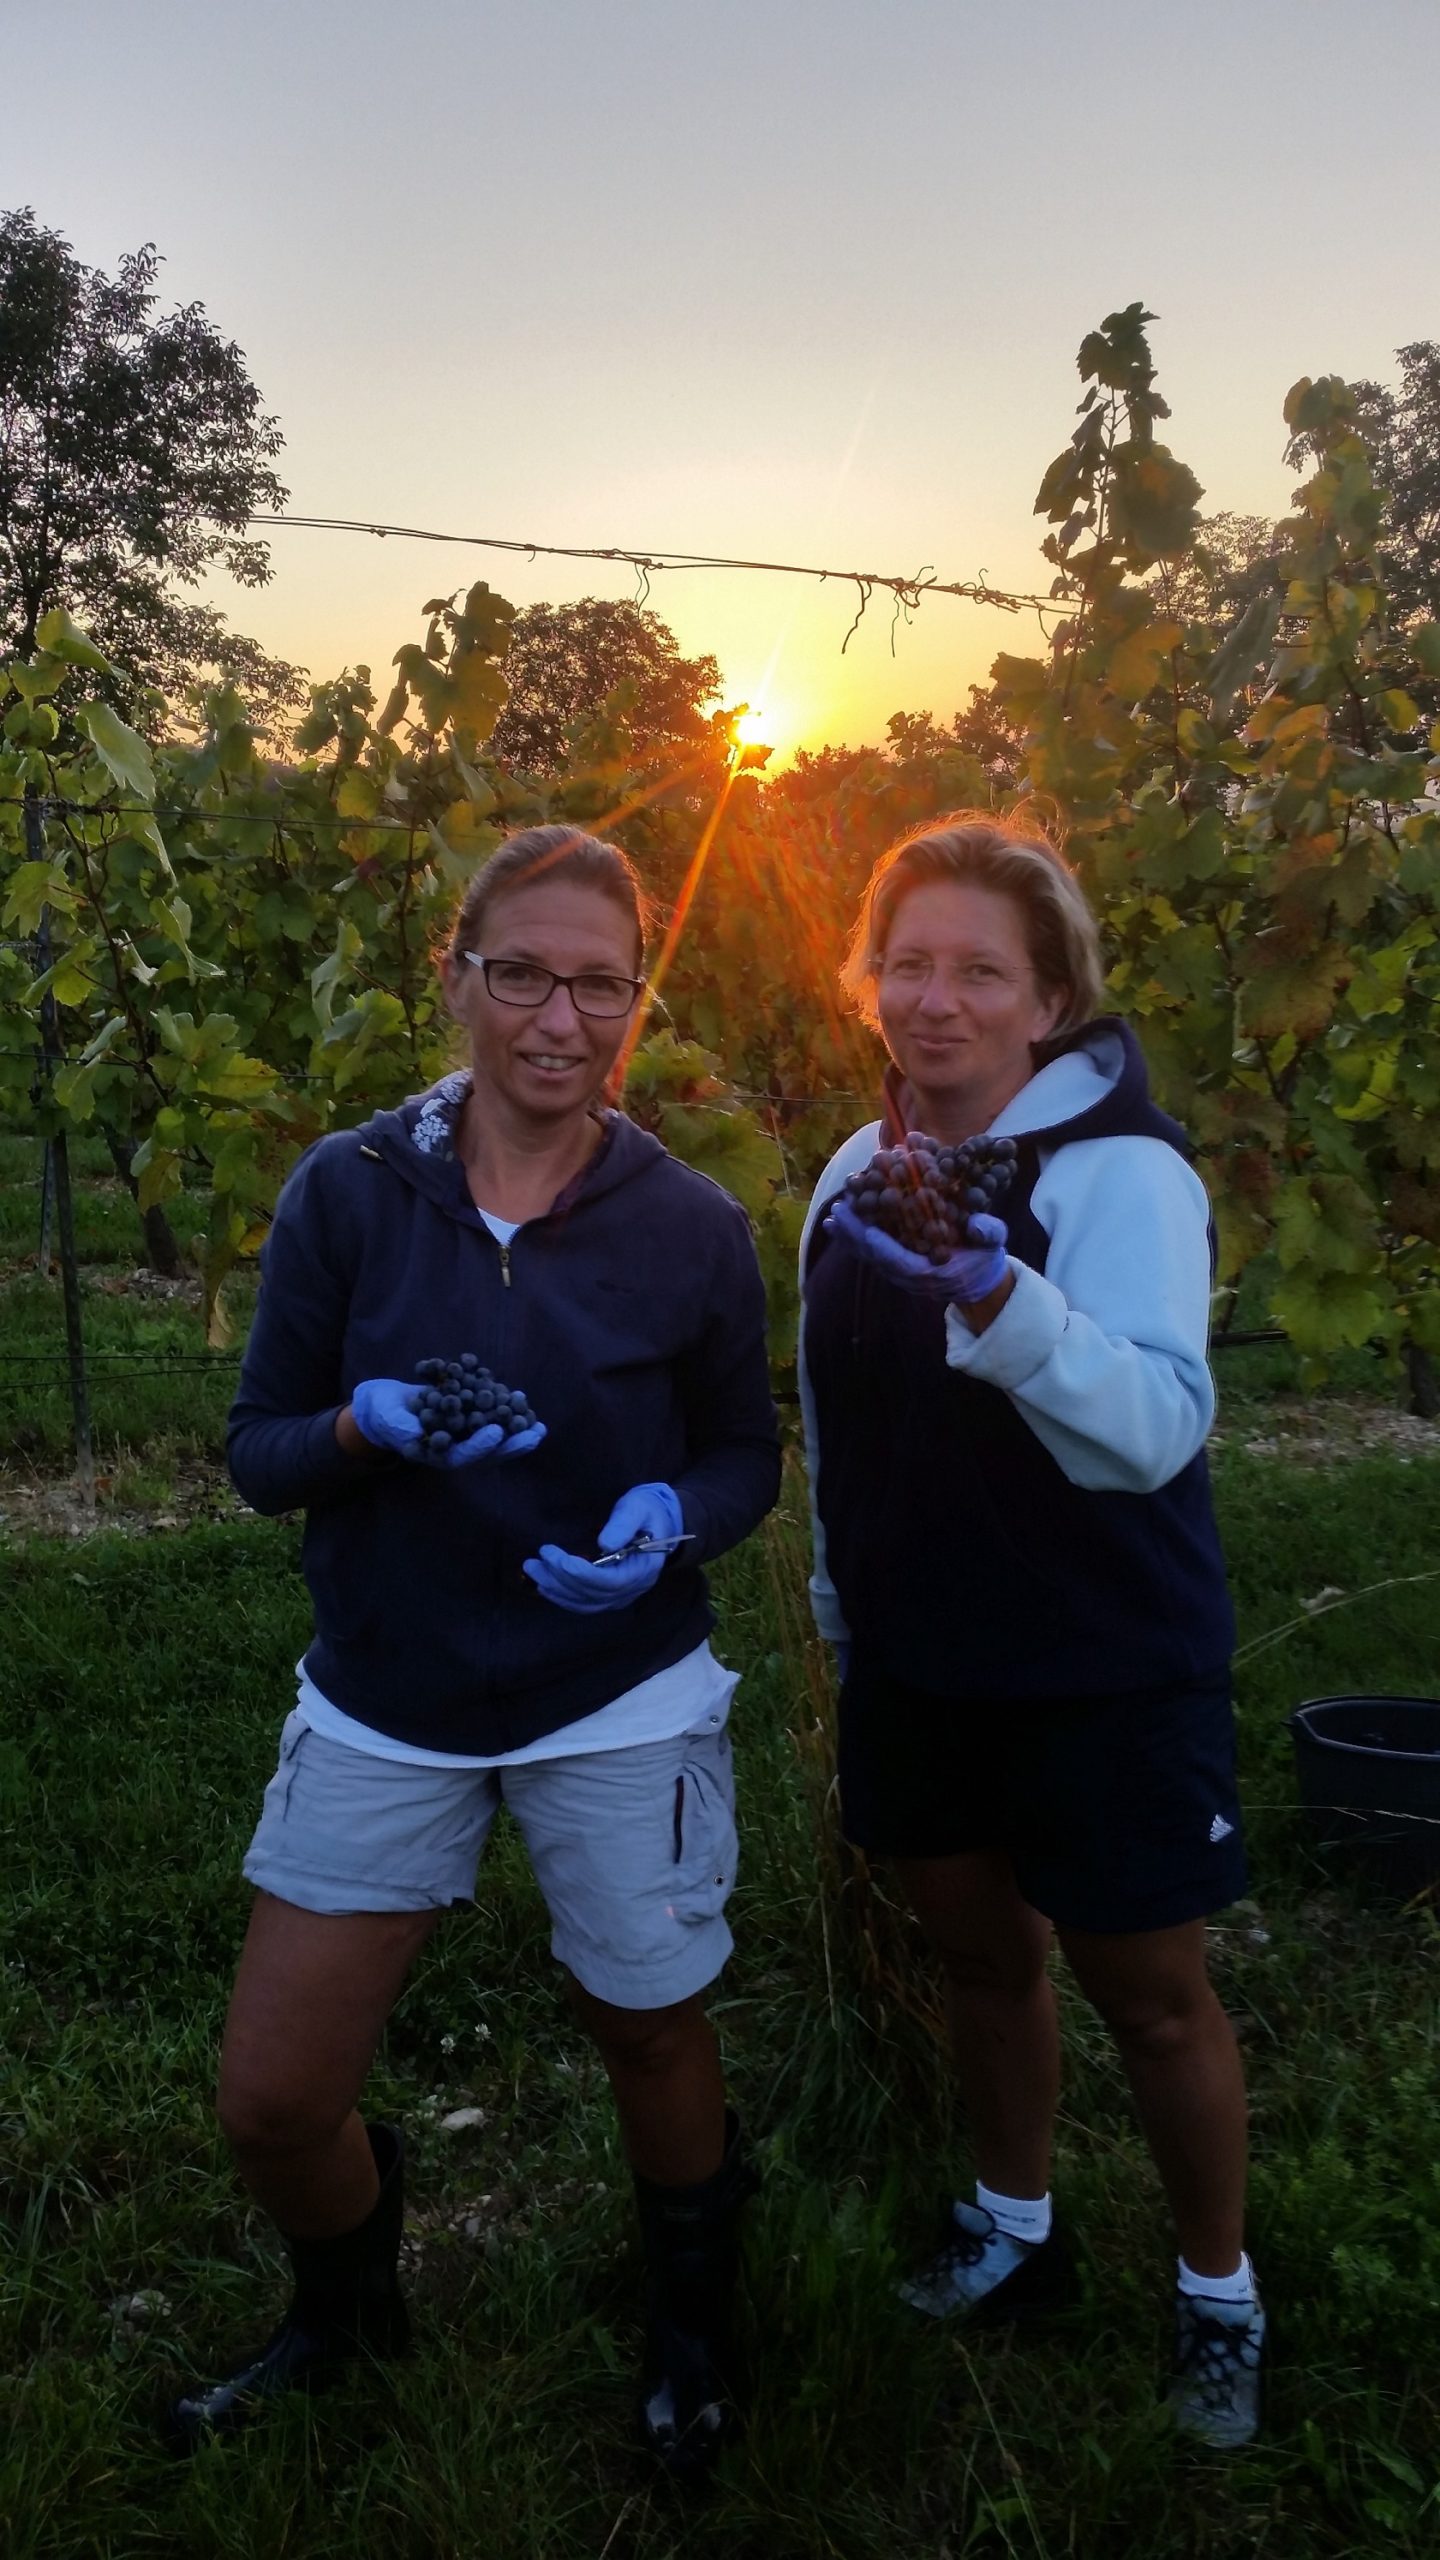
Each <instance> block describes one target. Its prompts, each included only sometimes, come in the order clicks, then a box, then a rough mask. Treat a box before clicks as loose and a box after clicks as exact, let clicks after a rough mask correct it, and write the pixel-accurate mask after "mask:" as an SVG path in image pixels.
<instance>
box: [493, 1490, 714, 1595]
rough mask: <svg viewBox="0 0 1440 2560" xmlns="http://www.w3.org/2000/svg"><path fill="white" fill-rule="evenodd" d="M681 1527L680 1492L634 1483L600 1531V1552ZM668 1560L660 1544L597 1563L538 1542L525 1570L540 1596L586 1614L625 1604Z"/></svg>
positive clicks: (650, 1584) (651, 1583) (648, 1587)
mask: <svg viewBox="0 0 1440 2560" xmlns="http://www.w3.org/2000/svg"><path fill="white" fill-rule="evenodd" d="M684 1527H685V1520H684V1515H683V1513H682V1512H681V1509H680V1497H679V1495H678V1494H677V1493H675V1492H674V1491H672V1489H671V1487H670V1486H669V1485H668V1484H637V1485H632V1487H631V1489H630V1491H629V1492H628V1493H622V1494H621V1496H620V1499H619V1501H618V1502H617V1503H616V1505H615V1508H614V1510H613V1511H612V1512H611V1514H610V1517H609V1519H608V1520H607V1521H606V1523H605V1526H604V1528H603V1529H602V1530H601V1532H600V1548H601V1552H602V1554H609V1553H611V1552H612V1551H613V1550H614V1549H615V1548H616V1547H628V1546H630V1545H631V1544H632V1542H633V1541H634V1540H635V1539H636V1538H678V1537H679V1536H680V1535H681V1533H682V1531H683V1530H684ZM668 1562H669V1558H668V1556H667V1555H666V1553H665V1551H664V1549H663V1548H658V1549H656V1548H652V1549H651V1551H650V1552H649V1553H648V1554H647V1553H646V1552H645V1551H644V1550H643V1549H642V1550H641V1551H640V1552H639V1553H638V1554H637V1555H633V1556H626V1557H625V1558H624V1560H623V1562H622V1563H620V1564H595V1563H594V1562H592V1560H591V1558H590V1557H588V1556H572V1555H567V1554H566V1552H565V1549H564V1548H563V1547H542V1548H541V1550H540V1553H539V1554H538V1556H528V1557H527V1558H526V1561H525V1567H524V1570H525V1571H526V1573H528V1575H529V1576H530V1579H531V1581H532V1582H533V1583H534V1585H535V1588H536V1590H537V1591H538V1592H539V1594H540V1597H541V1598H542V1600H553V1601H554V1603H555V1606H556V1608H557V1609H574V1610H576V1611H577V1612H578V1613H579V1614H580V1615H581V1616H584V1617H590V1616H594V1615H596V1614H597V1613H598V1612H599V1611H600V1610H602V1609H628V1608H629V1606H630V1603H631V1602H632V1600H639V1599H642V1598H643V1597H644V1594H645V1593H646V1592H647V1591H653V1589H654V1587H655V1585H656V1583H657V1582H658V1581H659V1579H660V1576H661V1574H662V1573H663V1572H664V1570H665V1567H666V1565H667V1563H668Z"/></svg>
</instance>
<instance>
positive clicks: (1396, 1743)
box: [1290, 1698, 1440, 1894]
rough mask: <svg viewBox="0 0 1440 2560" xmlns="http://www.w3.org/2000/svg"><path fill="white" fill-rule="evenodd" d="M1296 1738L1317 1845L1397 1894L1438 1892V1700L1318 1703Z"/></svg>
mask: <svg viewBox="0 0 1440 2560" xmlns="http://www.w3.org/2000/svg"><path fill="white" fill-rule="evenodd" d="M1290 1735H1291V1740H1292V1741H1293V1743H1294V1745H1295V1774H1296V1777H1297V1779H1298V1780H1299V1786H1300V1801H1301V1803H1302V1805H1304V1807H1305V1809H1306V1812H1307V1815H1308V1817H1309V1823H1310V1829H1311V1833H1312V1836H1313V1837H1314V1839H1315V1840H1316V1841H1317V1843H1318V1844H1319V1845H1320V1846H1321V1847H1323V1848H1325V1849H1327V1850H1330V1851H1333V1852H1336V1853H1337V1854H1338V1855H1339V1856H1341V1857H1343V1859H1344V1862H1345V1864H1346V1865H1347V1866H1353V1867H1355V1868H1357V1869H1363V1870H1364V1872H1365V1873H1366V1874H1367V1875H1369V1876H1370V1877H1372V1878H1373V1879H1374V1881H1375V1882H1376V1883H1378V1884H1380V1885H1383V1886H1384V1887H1386V1888H1387V1890H1389V1891H1391V1892H1396V1893H1402V1894H1415V1893H1424V1892H1425V1891H1426V1890H1427V1889H1429V1888H1432V1887H1434V1886H1436V1885H1440V1698H1311V1699H1309V1700H1307V1702H1306V1704H1305V1705H1304V1706H1303V1707H1297V1708H1296V1710H1295V1712H1294V1714H1293V1715H1292V1716H1291V1718H1290Z"/></svg>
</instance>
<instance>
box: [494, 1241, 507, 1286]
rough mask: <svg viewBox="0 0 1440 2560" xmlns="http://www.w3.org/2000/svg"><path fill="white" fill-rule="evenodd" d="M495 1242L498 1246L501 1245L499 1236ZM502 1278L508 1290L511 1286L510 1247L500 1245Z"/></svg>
mask: <svg viewBox="0 0 1440 2560" xmlns="http://www.w3.org/2000/svg"><path fill="white" fill-rule="evenodd" d="M495 1241H496V1243H497V1244H500V1239H499V1237H498V1236H497V1237H496V1239H495ZM500 1277H501V1279H502V1280H503V1281H504V1283H505V1286H506V1288H507V1289H508V1288H509V1286H510V1247H509V1246H508V1244H501V1245H500Z"/></svg>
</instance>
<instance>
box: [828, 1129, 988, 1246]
mask: <svg viewBox="0 0 1440 2560" xmlns="http://www.w3.org/2000/svg"><path fill="white" fill-rule="evenodd" d="M1014 1179H1015V1141H1014V1139H1013V1138H966V1139H965V1140H964V1141H963V1143H962V1144H961V1145H960V1146H958V1147H944V1146H940V1145H939V1144H937V1142H936V1140H935V1139H934V1138H923V1137H919V1136H917V1135H913V1134H912V1135H911V1136H910V1137H907V1139H906V1141H905V1144H904V1145H903V1147H881V1148H880V1150H879V1152H878V1153H877V1154H875V1155H873V1156H872V1157H871V1159H870V1162H869V1163H868V1164H867V1165H866V1166H865V1167H864V1169H863V1170H862V1171H861V1172H859V1173H852V1174H851V1176H850V1179H849V1181H848V1182H847V1183H846V1185H845V1197H846V1199H847V1200H848V1201H849V1203H850V1206H851V1208H852V1209H853V1210H854V1212H855V1215H856V1217H857V1218H861V1219H863V1220H864V1222H865V1224H866V1226H867V1227H882V1228H883V1229H884V1231H885V1233H886V1235H888V1236H893V1237H894V1239H895V1242H896V1243H897V1244H903V1245H904V1246H905V1248H906V1250H907V1251H908V1252H910V1253H918V1254H920V1255H921V1256H922V1257H923V1259H924V1260H925V1261H927V1262H930V1263H933V1264H934V1265H935V1266H936V1267H937V1268H938V1267H939V1265H940V1264H941V1263H942V1262H948V1261H949V1259H950V1256H951V1254H952V1253H959V1252H960V1251H962V1249H963V1248H964V1247H965V1246H966V1245H968V1244H969V1243H970V1242H971V1241H972V1239H971V1235H970V1220H971V1219H972V1217H974V1216H976V1215H977V1214H978V1213H979V1212H980V1211H982V1210H987V1211H992V1212H993V1211H994V1210H995V1209H996V1208H997V1207H998V1205H999V1203H1000V1201H1001V1200H1003V1198H1004V1196H1005V1194H1006V1192H1007V1191H1008V1190H1009V1188H1010V1185H1011V1183H1012V1182H1013V1181H1014Z"/></svg>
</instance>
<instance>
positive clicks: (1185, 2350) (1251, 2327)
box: [1168, 2293, 1265, 2452]
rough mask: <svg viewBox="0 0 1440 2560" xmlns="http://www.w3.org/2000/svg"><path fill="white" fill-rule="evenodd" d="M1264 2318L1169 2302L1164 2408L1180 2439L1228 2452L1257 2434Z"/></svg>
mask: <svg viewBox="0 0 1440 2560" xmlns="http://www.w3.org/2000/svg"><path fill="white" fill-rule="evenodd" d="M1264 2349H1265V2314H1264V2311H1263V2310H1262V2308H1261V2304H1260V2296H1259V2294H1258V2293H1257V2294H1256V2296H1255V2298H1254V2300H1253V2301H1252V2302H1215V2301H1213V2300H1212V2299H1211V2298H1210V2296H1209V2295H1208V2294H1193V2293H1177V2295H1176V2297H1175V2372H1174V2378H1173V2380H1172V2382H1171V2384H1170V2391H1169V2395H1168V2405H1169V2408H1170V2411H1171V2414H1172V2416H1173V2417H1174V2420H1175V2424H1176V2426H1177V2427H1178V2428H1179V2429H1180V2432H1181V2434H1182V2435H1187V2436H1193V2437H1194V2439H1195V2440H1196V2442H1197V2443H1199V2444H1208V2445H1213V2446H1215V2447H1216V2449H1217V2450H1218V2451H1220V2452H1229V2451H1231V2450H1233V2448H1234V2447H1236V2446H1237V2445H1242V2444H1249V2443H1250V2442H1251V2441H1252V2440H1253V2438H1254V2437H1255V2436H1256V2435H1257V2434H1258V2433H1259V2428H1260V2366H1261V2358H1262V2356H1263V2354H1264Z"/></svg>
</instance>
